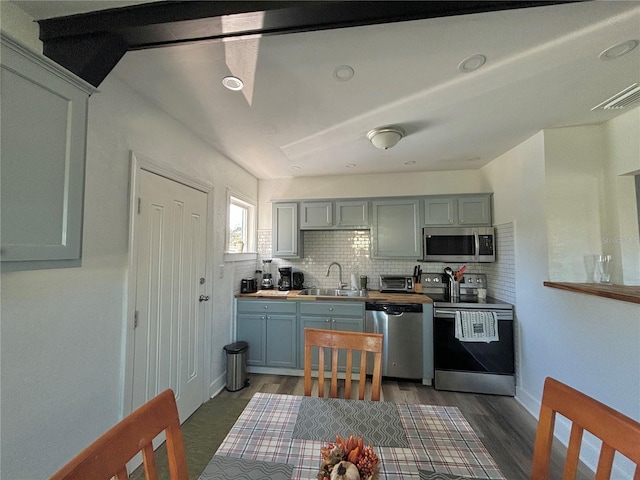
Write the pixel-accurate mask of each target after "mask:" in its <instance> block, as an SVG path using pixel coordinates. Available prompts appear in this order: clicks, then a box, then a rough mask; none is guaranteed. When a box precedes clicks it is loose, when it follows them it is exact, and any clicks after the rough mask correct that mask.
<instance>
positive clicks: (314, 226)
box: [300, 200, 370, 230]
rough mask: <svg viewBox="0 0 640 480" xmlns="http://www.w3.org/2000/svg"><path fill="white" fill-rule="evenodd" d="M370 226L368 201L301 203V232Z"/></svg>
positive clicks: (366, 227)
mask: <svg viewBox="0 0 640 480" xmlns="http://www.w3.org/2000/svg"><path fill="white" fill-rule="evenodd" d="M334 213H335V215H334ZM369 225H370V222H369V202H368V200H336V201H322V202H300V229H301V230H339V229H358V228H365V229H368V228H369Z"/></svg>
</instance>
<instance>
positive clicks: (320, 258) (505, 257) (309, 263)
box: [237, 223, 515, 303]
mask: <svg viewBox="0 0 640 480" xmlns="http://www.w3.org/2000/svg"><path fill="white" fill-rule="evenodd" d="M495 228H496V242H497V245H496V251H497V255H496V259H497V261H496V262H495V263H477V264H468V265H467V271H468V272H469V273H485V274H486V275H487V287H488V293H489V295H491V296H494V297H497V298H499V299H501V300H504V301H507V302H509V303H515V245H514V224H513V223H505V224H501V225H496V227H495ZM302 236H303V242H304V258H301V259H281V258H274V259H273V263H272V267H271V273H272V274H273V277H274V279H275V280H276V282H277V279H278V268H279V267H293V270H294V271H301V272H303V273H304V284H305V287H311V286H315V287H318V288H333V287H336V286H337V285H338V269H337V268H336V267H332V268H331V272H330V274H329V276H328V277H327V275H326V274H327V267H328V266H329V264H330V263H332V262H338V263H339V264H340V265H341V266H342V281H343V282H346V283H348V284H349V283H350V278H351V274H354V275H355V276H356V279H357V280H359V276H360V275H366V276H367V277H368V288H369V289H371V290H377V289H379V288H380V282H379V276H380V275H384V274H391V275H411V274H412V272H413V267H414V266H415V265H417V264H418V263H417V262H416V261H415V260H372V259H371V255H370V247H371V237H370V232H369V230H307V231H305V232H304V233H303V235H302ZM269 258H271V230H260V231H259V232H258V260H257V261H256V262H243V264H244V263H246V265H243V268H241V269H240V270H242V271H243V272H246V273H247V275H244V276H251V273H253V270H261V269H262V260H263V259H269ZM420 265H421V267H422V270H423V271H424V272H442V270H443V269H444V267H445V266H447V265H446V264H441V263H420ZM449 266H450V267H452V268H453V269H454V270H455V269H457V268H459V267H461V266H462V265H449ZM245 267H246V268H245ZM240 278H242V277H239V278H238V282H237V283H238V285H239V282H240Z"/></svg>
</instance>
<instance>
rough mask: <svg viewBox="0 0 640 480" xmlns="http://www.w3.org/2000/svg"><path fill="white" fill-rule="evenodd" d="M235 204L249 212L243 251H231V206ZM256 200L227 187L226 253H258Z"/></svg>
mask: <svg viewBox="0 0 640 480" xmlns="http://www.w3.org/2000/svg"><path fill="white" fill-rule="evenodd" d="M232 205H235V206H238V207H240V208H244V209H245V210H246V212H247V218H246V222H245V227H246V232H244V235H243V237H244V238H245V243H244V247H243V249H242V251H241V252H236V251H231V249H230V247H231V245H230V236H231V206H232ZM256 210H257V207H256V202H255V200H252V199H250V198H249V197H247V196H246V195H243V194H241V193H239V192H237V191H234V190H232V189H227V206H226V225H225V250H224V251H225V255H235V256H237V255H242V254H255V253H257V237H258V231H257V215H256Z"/></svg>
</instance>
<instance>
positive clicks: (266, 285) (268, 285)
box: [260, 260, 273, 290]
mask: <svg viewBox="0 0 640 480" xmlns="http://www.w3.org/2000/svg"><path fill="white" fill-rule="evenodd" d="M271 262H272V260H263V261H262V283H261V287H260V288H262V289H263V290H271V289H272V288H273V278H272V276H271Z"/></svg>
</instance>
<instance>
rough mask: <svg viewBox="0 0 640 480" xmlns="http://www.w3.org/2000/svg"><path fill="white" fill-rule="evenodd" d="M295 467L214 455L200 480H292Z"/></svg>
mask: <svg viewBox="0 0 640 480" xmlns="http://www.w3.org/2000/svg"><path fill="white" fill-rule="evenodd" d="M291 472H293V466H291V465H287V464H286V463H271V462H261V461H259V460H246V459H244V458H236V457H225V456H222V455H214V456H213V458H212V459H211V461H210V462H209V464H208V465H207V468H205V470H204V472H202V475H201V476H200V480H290V479H291Z"/></svg>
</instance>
